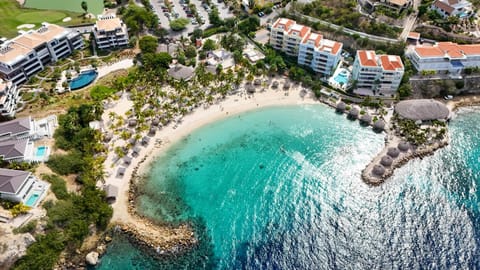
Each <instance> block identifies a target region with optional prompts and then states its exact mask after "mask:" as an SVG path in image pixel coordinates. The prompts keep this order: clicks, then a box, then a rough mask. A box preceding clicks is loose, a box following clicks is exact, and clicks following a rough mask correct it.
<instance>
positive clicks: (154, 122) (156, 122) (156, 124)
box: [152, 118, 160, 126]
mask: <svg viewBox="0 0 480 270" xmlns="http://www.w3.org/2000/svg"><path fill="white" fill-rule="evenodd" d="M159 124H160V119H159V118H153V120H152V126H158V125H159Z"/></svg>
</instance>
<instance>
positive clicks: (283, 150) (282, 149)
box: [280, 145, 287, 153]
mask: <svg viewBox="0 0 480 270" xmlns="http://www.w3.org/2000/svg"><path fill="white" fill-rule="evenodd" d="M280 151H282V152H283V153H286V152H287V151H286V150H285V149H284V148H283V145H282V146H280Z"/></svg>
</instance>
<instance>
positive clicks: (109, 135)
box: [103, 132, 113, 142]
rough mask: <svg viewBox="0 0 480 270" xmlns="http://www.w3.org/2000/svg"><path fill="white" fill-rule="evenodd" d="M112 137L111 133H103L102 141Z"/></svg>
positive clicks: (109, 139)
mask: <svg viewBox="0 0 480 270" xmlns="http://www.w3.org/2000/svg"><path fill="white" fill-rule="evenodd" d="M112 139H113V134H112V133H110V132H108V133H105V134H104V135H103V141H104V142H109V141H111V140H112Z"/></svg>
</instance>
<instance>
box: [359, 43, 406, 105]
mask: <svg viewBox="0 0 480 270" xmlns="http://www.w3.org/2000/svg"><path fill="white" fill-rule="evenodd" d="M403 72H404V67H403V63H402V59H401V58H400V56H398V55H377V54H376V53H375V52H374V51H365V50H360V51H357V56H356V58H355V62H354V63H353V70H352V79H353V81H354V82H355V84H356V87H355V88H356V89H355V90H354V92H355V93H357V94H360V95H369V96H370V95H374V96H377V95H381V96H390V95H393V94H395V92H396V91H397V89H398V86H399V85H400V82H401V80H402V77H403Z"/></svg>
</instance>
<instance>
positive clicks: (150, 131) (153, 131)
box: [148, 126, 157, 136]
mask: <svg viewBox="0 0 480 270" xmlns="http://www.w3.org/2000/svg"><path fill="white" fill-rule="evenodd" d="M155 133H157V129H156V128H155V127H153V126H152V127H150V130H149V131H148V135H152V136H153V135H155Z"/></svg>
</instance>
